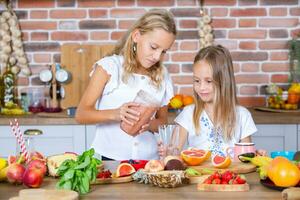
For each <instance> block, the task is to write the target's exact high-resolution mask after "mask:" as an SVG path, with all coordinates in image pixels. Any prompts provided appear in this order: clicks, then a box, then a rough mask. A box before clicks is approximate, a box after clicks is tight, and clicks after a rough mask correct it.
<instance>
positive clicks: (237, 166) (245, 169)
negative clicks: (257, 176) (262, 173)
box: [189, 160, 256, 174]
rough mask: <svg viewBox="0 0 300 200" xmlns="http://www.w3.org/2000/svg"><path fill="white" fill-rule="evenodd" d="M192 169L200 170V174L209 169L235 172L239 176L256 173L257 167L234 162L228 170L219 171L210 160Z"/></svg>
mask: <svg viewBox="0 0 300 200" xmlns="http://www.w3.org/2000/svg"><path fill="white" fill-rule="evenodd" d="M189 167H191V168H194V169H196V170H198V171H199V172H201V171H202V170H203V169H208V170H213V171H226V170H230V171H233V172H235V173H238V174H246V173H250V172H254V171H256V166H255V165H253V164H250V163H242V162H232V163H231V165H230V166H229V167H228V168H226V169H218V168H215V167H214V166H213V165H212V164H211V162H210V160H209V161H205V162H204V163H202V164H201V165H199V166H189Z"/></svg>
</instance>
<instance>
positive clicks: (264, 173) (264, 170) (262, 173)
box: [257, 165, 268, 180]
mask: <svg viewBox="0 0 300 200" xmlns="http://www.w3.org/2000/svg"><path fill="white" fill-rule="evenodd" d="M257 172H258V174H259V178H260V179H261V180H265V179H266V178H267V177H268V166H266V165H264V166H261V167H258V168H257Z"/></svg>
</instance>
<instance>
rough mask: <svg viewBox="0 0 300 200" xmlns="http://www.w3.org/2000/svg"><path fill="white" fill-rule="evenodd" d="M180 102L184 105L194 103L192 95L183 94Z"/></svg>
mask: <svg viewBox="0 0 300 200" xmlns="http://www.w3.org/2000/svg"><path fill="white" fill-rule="evenodd" d="M182 102H183V105H184V106H187V105H190V104H193V103H194V98H193V97H192V96H184V97H183V100H182Z"/></svg>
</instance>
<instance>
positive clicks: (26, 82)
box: [17, 76, 29, 86]
mask: <svg viewBox="0 0 300 200" xmlns="http://www.w3.org/2000/svg"><path fill="white" fill-rule="evenodd" d="M17 85H18V86H28V85H29V79H28V77H20V76H19V77H18V80H17Z"/></svg>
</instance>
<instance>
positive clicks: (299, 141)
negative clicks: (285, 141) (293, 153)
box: [297, 124, 300, 151]
mask: <svg viewBox="0 0 300 200" xmlns="http://www.w3.org/2000/svg"><path fill="white" fill-rule="evenodd" d="M297 151H300V124H298V149H297Z"/></svg>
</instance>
